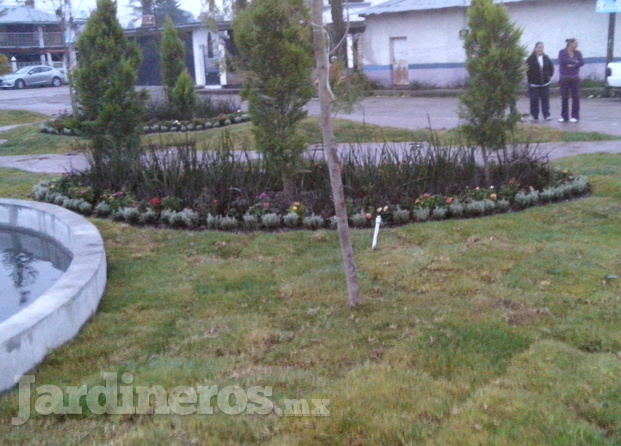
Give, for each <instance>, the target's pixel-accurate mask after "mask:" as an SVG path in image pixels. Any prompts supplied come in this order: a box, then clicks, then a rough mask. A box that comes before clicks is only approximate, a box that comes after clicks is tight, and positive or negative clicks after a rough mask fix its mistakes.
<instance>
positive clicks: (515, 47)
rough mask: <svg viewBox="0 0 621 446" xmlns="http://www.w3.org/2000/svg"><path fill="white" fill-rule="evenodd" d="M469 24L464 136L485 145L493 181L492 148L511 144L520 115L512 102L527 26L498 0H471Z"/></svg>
mask: <svg viewBox="0 0 621 446" xmlns="http://www.w3.org/2000/svg"><path fill="white" fill-rule="evenodd" d="M468 27H469V32H468V35H467V36H466V38H465V41H464V49H465V50H466V69H467V70H468V76H469V77H468V87H467V89H466V92H465V93H464V94H463V95H462V97H461V106H460V117H461V118H462V119H464V120H465V121H466V124H465V125H464V126H463V130H464V133H465V136H466V137H467V139H468V140H469V141H470V142H471V143H472V144H474V145H476V146H477V147H479V148H480V149H481V152H482V155H483V161H484V164H485V176H486V181H487V182H488V183H489V181H490V173H489V162H488V158H489V151H490V150H500V149H504V148H506V144H507V137H508V135H509V134H510V133H512V132H513V131H515V128H516V126H517V123H518V122H519V120H520V116H519V114H518V113H517V111H515V109H514V107H512V105H513V104H515V102H516V100H517V98H518V96H519V93H520V89H521V84H522V81H523V78H524V58H525V57H526V51H525V49H524V48H523V47H522V46H520V44H519V42H520V37H521V35H522V31H521V30H520V29H518V28H517V27H516V26H515V24H513V23H512V22H510V20H509V14H508V12H507V8H506V7H505V6H504V5H501V4H496V5H495V4H494V3H493V0H472V5H471V7H470V9H469V10H468ZM508 109H510V110H511V111H510V112H507V110H508Z"/></svg>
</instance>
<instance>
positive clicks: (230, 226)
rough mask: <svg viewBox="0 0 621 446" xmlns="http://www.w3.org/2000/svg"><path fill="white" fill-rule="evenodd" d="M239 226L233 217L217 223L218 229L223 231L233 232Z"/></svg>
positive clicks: (224, 218) (223, 218)
mask: <svg viewBox="0 0 621 446" xmlns="http://www.w3.org/2000/svg"><path fill="white" fill-rule="evenodd" d="M237 226H239V221H238V220H237V219H236V218H235V217H222V218H221V219H220V221H219V222H218V228H219V229H222V230H223V231H234V230H235V229H237Z"/></svg>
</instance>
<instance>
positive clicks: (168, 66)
mask: <svg viewBox="0 0 621 446" xmlns="http://www.w3.org/2000/svg"><path fill="white" fill-rule="evenodd" d="M160 61H161V64H162V84H163V85H164V89H165V91H166V97H167V98H168V101H169V102H172V91H173V89H174V88H175V85H176V84H177V79H179V75H180V74H181V73H183V71H184V70H185V46H184V45H183V41H182V40H181V38H180V37H179V33H178V32H177V29H176V28H175V24H174V23H173V21H172V19H171V18H170V17H166V21H165V22H164V31H163V32H162V43H161V47H160Z"/></svg>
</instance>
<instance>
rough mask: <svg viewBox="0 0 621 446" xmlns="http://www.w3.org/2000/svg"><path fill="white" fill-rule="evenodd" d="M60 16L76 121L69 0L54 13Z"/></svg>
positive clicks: (70, 92)
mask: <svg viewBox="0 0 621 446" xmlns="http://www.w3.org/2000/svg"><path fill="white" fill-rule="evenodd" d="M56 13H57V14H58V15H59V16H60V23H61V27H62V30H63V38H64V42H65V70H66V73H65V75H66V77H67V83H68V85H69V97H70V98H71V114H72V115H73V118H74V119H78V106H77V103H76V99H75V88H74V85H73V79H72V76H71V71H72V70H73V68H74V65H75V63H76V61H75V58H74V54H75V45H74V41H75V24H74V21H73V12H72V9H71V0H63V4H62V5H61V7H60V8H58V10H57V11H56Z"/></svg>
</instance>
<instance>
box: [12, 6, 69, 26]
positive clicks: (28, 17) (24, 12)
mask: <svg viewBox="0 0 621 446" xmlns="http://www.w3.org/2000/svg"><path fill="white" fill-rule="evenodd" d="M58 23H59V21H58V17H56V15H55V14H49V13H47V12H43V11H41V10H39V9H35V8H31V7H29V6H13V7H8V8H6V9H5V13H4V14H3V15H0V25H13V24H26V25H52V24H55V25H57V24H58Z"/></svg>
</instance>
